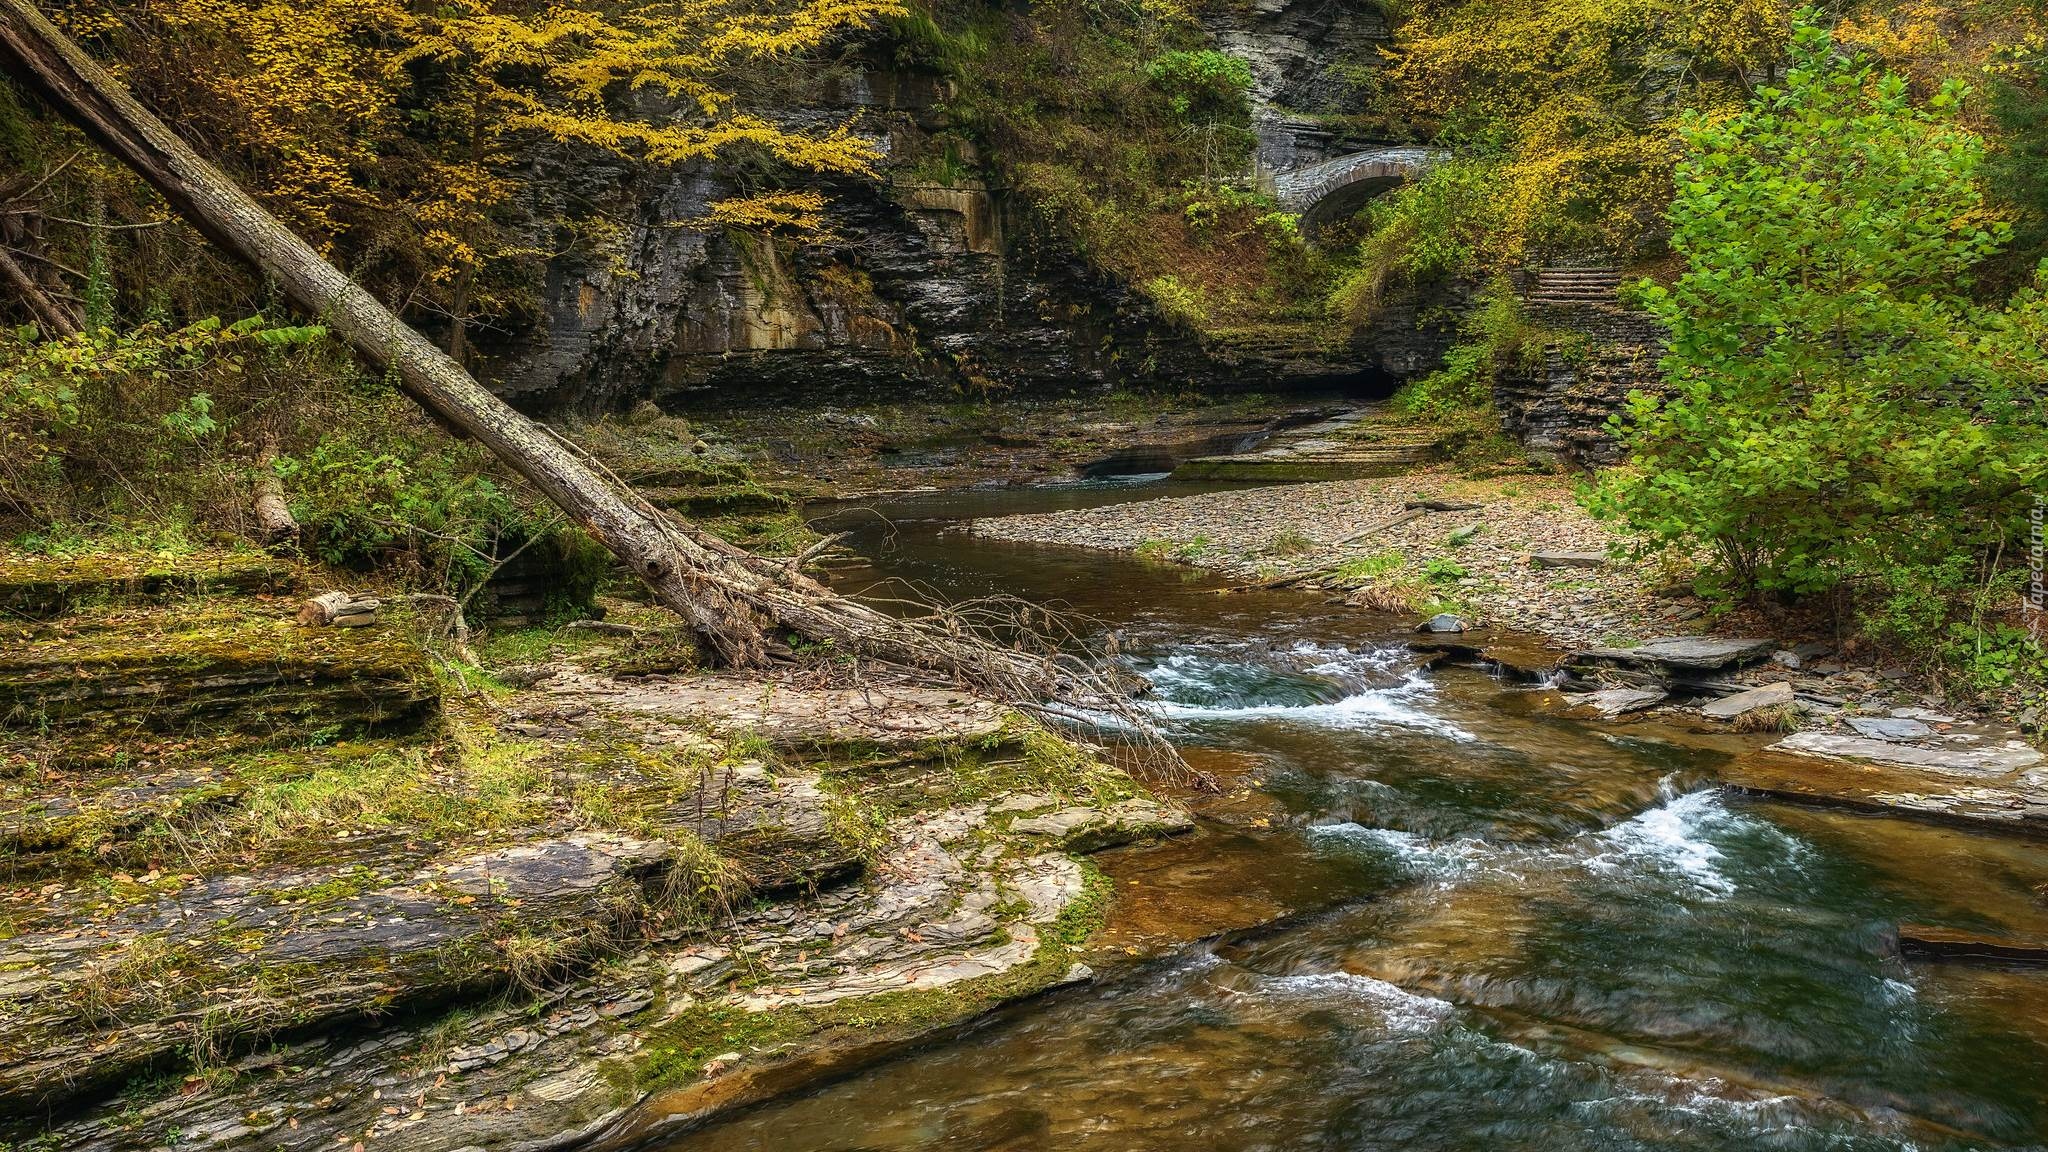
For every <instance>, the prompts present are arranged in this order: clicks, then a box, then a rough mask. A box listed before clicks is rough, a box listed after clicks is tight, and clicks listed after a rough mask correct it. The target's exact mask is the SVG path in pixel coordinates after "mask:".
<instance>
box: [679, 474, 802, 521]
mask: <svg viewBox="0 0 2048 1152" xmlns="http://www.w3.org/2000/svg"><path fill="white" fill-rule="evenodd" d="M641 495H643V496H645V497H647V501H648V503H650V504H653V505H655V506H656V507H659V508H667V509H669V510H671V511H674V512H680V513H682V514H683V515H685V516H688V517H690V518H691V519H703V518H705V517H709V516H736V515H742V514H748V513H759V512H793V511H795V510H796V506H797V500H796V497H794V496H792V495H790V494H789V493H787V492H783V491H780V490H777V489H774V488H769V487H765V486H763V485H760V484H754V483H740V484H714V485H711V486H709V487H704V488H650V489H645V490H643V491H642V492H641Z"/></svg>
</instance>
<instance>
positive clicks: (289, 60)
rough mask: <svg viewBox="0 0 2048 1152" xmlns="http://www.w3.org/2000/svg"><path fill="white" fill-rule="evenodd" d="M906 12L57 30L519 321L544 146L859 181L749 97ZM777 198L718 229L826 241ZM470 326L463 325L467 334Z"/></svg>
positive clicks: (389, 10) (90, 7)
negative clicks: (520, 165) (772, 231)
mask: <svg viewBox="0 0 2048 1152" xmlns="http://www.w3.org/2000/svg"><path fill="white" fill-rule="evenodd" d="M903 11H904V9H903V8H902V6H901V4H900V3H899V0H626V2H624V3H616V2H605V0H553V2H550V0H539V2H528V0H437V2H436V3H434V4H425V5H423V4H416V3H409V2H407V0H78V2H77V3H73V4H69V5H66V6H65V7H64V10H63V11H62V13H61V18H62V19H63V21H64V22H65V24H66V25H67V26H68V28H69V30H70V31H71V32H72V33H73V35H75V36H78V37H79V38H80V39H81V40H83V41H84V42H86V43H87V44H88V45H90V46H92V47H94V48H96V49H98V50H99V51H100V52H101V53H102V55H104V56H105V57H106V58H107V59H108V60H109V61H110V62H111V63H113V64H114V65H115V66H117V67H118V68H120V69H121V70H122V71H123V72H124V73H125V74H126V78H127V80H128V82H129V83H130V84H132V85H133V86H135V87H136V88H137V89H138V90H139V91H140V92H141V93H142V94H143V95H144V96H145V97H146V98H147V99H149V100H150V101H151V103H153V104H155V105H156V106H157V107H158V108H160V109H161V110H163V111H164V112H165V113H167V114H168V115H169V117H170V118H171V119H172V120H173V121H174V122H176V123H178V124H179V125H180V126H181V127H182V128H183V129H184V130H185V131H187V132H188V133H190V134H191V135H192V136H194V137H195V138H197V139H199V140H200V141H202V142H203V143H204V144H205V145H206V146H207V147H208V148H209V150H210V151H212V152H214V153H215V154H216V155H221V156H224V157H227V158H229V159H230V160H231V161H232V162H233V163H234V164H235V166H236V168H237V169H238V174H239V175H240V176H241V177H242V178H243V179H244V180H245V181H246V183H247V184H248V186H249V187H250V188H251V190H252V191H254V192H255V193H256V194H257V195H259V196H260V197H262V198H263V199H264V200H265V202H266V203H267V204H269V205H270V206H271V207H272V208H273V209H274V210H276V211H278V212H279V213H280V214H281V215H283V216H284V217H285V218H286V219H288V220H290V221H291V222H292V223H293V224H294V225H296V226H297V227H298V228H299V229H300V231H302V232H304V233H306V234H308V235H309V236H310V237H312V238H313V239H314V240H315V241H316V242H318V243H321V244H323V245H325V246H326V247H327V248H328V249H329V250H330V252H333V251H335V250H336V249H341V250H343V251H345V252H346V253H349V254H352V255H353V256H355V258H356V259H357V260H358V261H359V262H367V263H370V264H374V265H376V266H377V267H379V268H380V269H382V271H383V275H382V279H383V280H384V281H386V282H387V284H388V285H389V286H390V289H391V290H392V291H393V292H394V293H397V294H402V295H404V296H406V297H407V298H409V299H411V300H413V301H414V302H415V304H416V305H418V306H422V307H425V308H427V309H428V310H429V311H437V312H441V313H444V314H446V315H448V316H450V317H451V318H453V319H455V320H457V321H458V322H459V321H461V320H464V319H467V318H468V317H470V316H472V315H479V314H489V313H493V312H497V311H502V310H503V309H505V308H508V307H512V306H513V302H512V300H511V294H510V290H509V289H508V288H506V287H504V284H503V283H502V282H503V281H505V280H506V279H507V278H506V277H505V276H501V275H498V273H499V272H500V271H501V270H502V269H503V268H504V267H505V266H509V265H512V264H516V263H518V262H520V261H526V260H530V259H532V258H535V257H538V256H545V255H546V253H542V252H537V251H536V250H535V249H534V248H532V246H531V243H532V242H531V240H530V239H528V238H526V237H524V236H520V235H516V234H514V232H513V231H512V230H511V229H509V228H507V227H505V226H504V223H503V221H504V218H505V216H506V215H507V212H508V209H509V206H510V205H512V204H513V202H514V201H515V200H516V199H517V198H518V196H519V194H520V190H521V186H522V181H523V179H524V176H523V175H522V173H521V172H520V171H518V170H517V168H516V166H515V163H514V161H515V159H516V158H518V157H520V156H521V155H523V154H530V152H531V148H530V145H531V144H532V143H533V142H535V141H555V142H561V143H566V144H575V145H580V146H583V147H587V148H594V149H598V150H601V151H603V152H607V153H612V154H616V155H619V156H622V157H628V158H631V159H633V160H636V161H641V162H646V163H651V164H656V165H675V164H686V163H692V162H702V161H714V162H715V161H718V160H721V159H723V158H725V157H728V156H731V155H735V154H738V153H741V152H745V153H749V154H751V155H754V156H758V157H762V158H765V159H768V160H771V161H773V162H775V163H779V164H781V165H784V166H787V167H789V168H793V169H800V170H803V171H808V172H817V173H834V174H864V173H867V172H870V171H871V170H872V166H873V164H874V163H875V162H876V161H877V160H878V159H879V154H878V153H877V151H876V149H875V147H874V145H873V144H871V143H870V142H869V141H867V140H865V139H863V138H861V137H860V136H858V135H856V134H855V133H854V132H853V131H852V129H851V128H850V127H849V126H848V125H845V124H841V125H837V126H827V127H824V128H820V129H810V128H795V127H790V126H788V125H784V124H779V123H777V122H775V121H772V120H769V119H766V118H764V117H762V116H759V115H756V114H752V113H750V112H749V111H748V110H747V109H746V108H745V107H744V106H743V101H742V100H740V99H739V97H738V96H737V94H736V93H737V90H738V88H739V87H740V86H741V84H742V82H743V81H744V79H745V78H746V76H747V75H748V74H749V70H750V69H759V68H761V67H764V66H766V67H772V66H776V65H778V64H781V63H784V62H788V61H791V60H793V59H795V58H798V57H800V56H801V55H803V54H805V53H808V52H812V51H814V50H816V49H819V48H820V47H823V46H825V45H828V44H830V43H832V42H833V41H835V40H836V39H838V38H840V37H842V36H844V35H845V34H847V33H849V32H852V31H855V30H858V29H860V28H863V27H866V26H868V25H870V24H872V23H873V22H875V21H877V20H880V19H883V18H887V17H893V16H897V15H900V14H901V13H902V12H903ZM823 218H824V205H823V203H822V201H818V202H816V203H813V202H811V200H807V199H805V198H804V197H803V196H796V195H785V194H775V193H770V194H767V195H764V196H758V197H752V198H746V197H742V198H737V199H735V200H733V201H730V202H728V204H726V205H723V206H720V207H719V208H717V209H716V210H714V212H713V213H712V214H711V217H710V218H709V220H708V221H707V222H711V223H722V224H728V225H732V226H743V227H763V228H768V227H774V228H784V229H792V228H794V229H816V228H818V227H820V226H822V224H823ZM457 327H458V328H459V327H460V324H459V323H458V325H457Z"/></svg>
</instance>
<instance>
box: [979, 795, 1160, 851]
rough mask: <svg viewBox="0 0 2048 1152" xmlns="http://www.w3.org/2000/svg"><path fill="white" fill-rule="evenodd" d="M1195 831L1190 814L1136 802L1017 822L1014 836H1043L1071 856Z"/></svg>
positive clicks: (1063, 811) (1082, 808) (1079, 808)
mask: <svg viewBox="0 0 2048 1152" xmlns="http://www.w3.org/2000/svg"><path fill="white" fill-rule="evenodd" d="M1193 827H1194V822H1193V821H1192V820H1191V819H1190V818H1189V816H1188V814H1187V813H1186V812H1185V811H1183V810H1181V809H1179V808H1174V807H1168V806H1166V805H1163V804H1160V803H1157V802H1155V801H1152V800H1143V799H1134V800H1125V801H1122V802H1120V803H1117V804H1112V805H1110V806H1109V807H1107V808H1093V807H1087V806H1077V807H1073V808H1065V809H1061V810H1060V811H1057V812H1051V813H1048V814H1046V815H1043V816H1033V817H1029V818H1027V819H1023V820H1018V821H1016V822H1014V823H1012V824H1011V825H1010V831H1011V832H1012V833H1013V834H1016V835H1021V836H1044V837H1047V838H1049V839H1051V840H1054V841H1056V842H1057V843H1058V844H1059V846H1060V847H1061V848H1064V849H1066V850H1067V851H1070V852H1099V851H1101V850H1102V849H1104V848H1113V847H1116V846H1118V845H1121V844H1129V843H1132V842H1133V841H1136V840H1142V839H1147V838H1150V837H1155V836H1166V835H1173V834H1176V833H1180V832H1186V831H1188V830H1189V829H1191V828H1193Z"/></svg>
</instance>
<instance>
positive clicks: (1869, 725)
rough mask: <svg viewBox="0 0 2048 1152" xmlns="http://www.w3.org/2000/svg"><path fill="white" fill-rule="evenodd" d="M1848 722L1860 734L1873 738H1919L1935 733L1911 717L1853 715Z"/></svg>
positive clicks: (1895, 739) (1900, 739)
mask: <svg viewBox="0 0 2048 1152" xmlns="http://www.w3.org/2000/svg"><path fill="white" fill-rule="evenodd" d="M1847 723H1848V725H1849V727H1851V728H1853V729H1855V730H1856V734H1857V735H1858V736H1868V737H1870V738H1871V739H1873V740H1891V741H1907V740H1918V739H1919V738H1921V737H1922V736H1931V735H1933V734H1934V729H1932V728H1929V727H1928V726H1927V725H1925V724H1922V723H1921V722H1920V721H1918V720H1911V719H1899V718H1894V717H1882V716H1851V717H1849V718H1848V720H1847Z"/></svg>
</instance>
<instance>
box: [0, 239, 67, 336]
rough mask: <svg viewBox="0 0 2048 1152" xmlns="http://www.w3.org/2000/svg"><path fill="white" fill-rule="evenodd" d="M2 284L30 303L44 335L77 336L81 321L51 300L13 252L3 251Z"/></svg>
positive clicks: (0, 264)
mask: <svg viewBox="0 0 2048 1152" xmlns="http://www.w3.org/2000/svg"><path fill="white" fill-rule="evenodd" d="M0 283H5V284H6V285H7V286H8V287H9V288H11V289H13V290H14V291H15V292H16V293H17V294H19V295H20V296H21V299H22V303H24V304H26V305H27V306H28V311H29V315H31V316H33V317H35V318H36V324H37V325H38V326H40V327H41V328H42V329H43V335H45V336H52V337H57V338H64V337H70V336H76V335H78V321H76V320H74V319H72V317H71V312H70V310H69V309H67V308H65V307H64V306H63V305H62V304H59V303H57V302H56V301H55V300H52V299H50V296H49V294H48V293H46V292H44V291H43V286H42V285H40V284H38V283H36V281H35V277H33V276H30V275H29V274H28V270H27V269H25V268H23V267H22V266H21V265H20V264H18V263H16V262H15V260H14V257H13V255H12V254H10V253H7V252H0Z"/></svg>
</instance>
